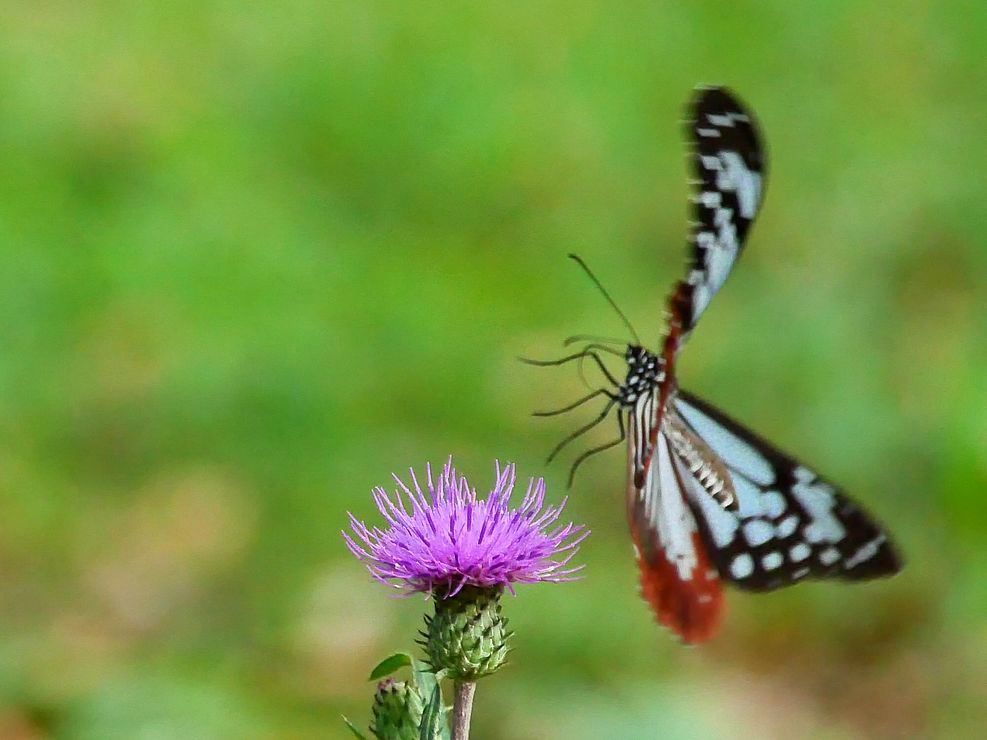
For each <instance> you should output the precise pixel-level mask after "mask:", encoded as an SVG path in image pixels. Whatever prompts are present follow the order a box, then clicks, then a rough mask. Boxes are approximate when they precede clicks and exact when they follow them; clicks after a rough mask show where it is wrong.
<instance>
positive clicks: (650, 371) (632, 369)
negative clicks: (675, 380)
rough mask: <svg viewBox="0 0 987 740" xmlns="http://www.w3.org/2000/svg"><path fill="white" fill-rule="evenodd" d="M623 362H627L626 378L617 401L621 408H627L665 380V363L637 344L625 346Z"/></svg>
mask: <svg viewBox="0 0 987 740" xmlns="http://www.w3.org/2000/svg"><path fill="white" fill-rule="evenodd" d="M624 360H625V361H626V362H627V377H626V378H625V379H624V382H623V383H622V384H621V385H620V389H619V390H618V392H617V400H618V401H619V403H620V405H621V406H625V407H628V408H629V407H632V406H633V405H634V404H635V403H636V402H637V400H638V399H639V398H640V397H641V396H642V395H644V394H646V393H648V392H649V391H651V390H652V389H653V388H655V387H656V386H657V385H658V384H659V383H661V382H662V381H663V380H664V379H665V362H664V360H662V358H661V357H659V356H658V355H656V354H654V353H653V352H649V351H648V350H646V349H645V348H644V347H642V346H640V345H637V344H629V345H627V351H626V352H625V353H624Z"/></svg>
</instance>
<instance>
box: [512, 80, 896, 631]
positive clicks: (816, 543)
mask: <svg viewBox="0 0 987 740" xmlns="http://www.w3.org/2000/svg"><path fill="white" fill-rule="evenodd" d="M686 129H687V135H688V137H689V140H690V142H691V150H690V153H689V159H690V161H691V167H692V172H693V175H694V179H692V180H690V184H691V186H692V189H693V194H692V198H691V200H692V220H691V222H690V232H689V237H688V242H689V269H688V272H687V275H686V277H685V279H684V280H681V281H679V282H678V283H677V284H676V285H675V287H674V289H673V291H672V293H671V296H670V298H669V299H668V314H669V321H668V327H667V331H666V334H665V336H664V338H663V341H662V344H661V349H660V351H658V352H652V351H650V350H648V349H646V348H645V347H643V346H642V344H641V342H640V340H639V339H638V337H637V333H636V332H635V331H634V328H633V327H632V326H631V325H630V322H629V321H628V320H627V318H626V316H625V315H624V314H623V313H622V312H621V311H620V309H619V308H618V307H617V305H616V303H615V302H614V301H613V299H612V298H611V297H610V296H609V294H608V293H607V292H606V290H605V289H604V288H603V286H602V284H601V283H600V282H599V280H597V279H596V277H595V276H594V275H593V273H592V272H591V271H590V270H589V268H588V267H587V266H586V265H585V263H584V262H582V260H580V259H579V258H578V257H576V256H575V255H570V257H572V258H573V259H575V260H576V261H577V262H578V263H579V264H580V265H581V266H582V267H583V268H584V269H585V270H586V272H587V273H588V274H589V276H590V278H591V279H592V280H593V281H594V282H595V283H596V285H597V287H598V288H599V289H600V290H601V291H602V292H603V295H604V297H605V298H606V299H607V300H608V301H609V302H610V304H611V305H612V306H613V308H614V309H615V310H616V311H617V313H618V314H619V315H620V317H621V319H623V321H624V323H625V325H626V326H627V327H628V328H629V329H630V331H631V334H632V335H633V336H634V342H633V343H631V344H628V345H627V347H626V350H624V351H623V352H621V351H619V350H617V349H614V347H613V345H614V344H615V343H616V341H617V340H608V339H600V338H597V337H587V336H576V337H570V338H569V339H567V340H566V344H567V345H568V344H571V343H573V342H576V341H583V342H586V344H585V345H584V346H583V347H582V349H581V351H580V352H577V353H574V354H572V355H569V356H568V357H564V358H562V359H560V360H553V361H535V360H526V361H527V362H530V363H532V364H536V365H558V364H562V363H566V362H571V361H574V360H578V361H579V362H580V368H581V367H582V363H583V362H584V361H592V362H595V364H596V365H597V367H598V368H599V369H600V371H601V372H602V373H603V375H604V377H606V378H607V380H608V381H609V383H610V387H609V388H602V389H598V390H596V391H594V392H593V393H590V394H589V395H588V396H586V397H584V398H581V399H579V400H578V401H576V402H575V403H572V404H569V405H568V406H566V407H565V408H562V409H558V410H555V411H549V412H536V415H538V416H553V415H556V414H560V413H565V412H568V411H572V410H573V409H575V408H577V407H579V406H581V405H582V404H584V403H587V402H589V401H591V400H593V399H595V398H601V397H605V398H606V399H607V401H606V404H605V406H604V408H603V410H602V412H601V413H600V414H599V416H597V417H596V418H595V419H594V420H593V421H591V422H590V423H589V424H586V425H585V426H583V427H580V428H579V429H577V430H576V431H575V432H573V433H572V434H570V435H569V436H568V437H566V438H565V439H564V440H562V442H561V443H559V445H557V446H556V448H555V450H553V452H552V454H551V455H550V457H549V460H551V459H552V458H553V457H554V456H555V455H556V454H557V453H558V452H559V451H560V450H561V449H562V448H563V447H564V446H565V445H567V444H568V443H569V442H571V441H572V440H574V439H575V438H577V437H579V436H580V435H582V434H583V433H585V432H587V431H588V430H589V429H591V428H593V427H594V426H596V425H597V424H598V423H600V422H601V421H602V420H603V419H605V418H606V417H607V416H608V415H609V414H610V413H611V411H613V410H614V409H615V408H616V410H617V422H618V427H619V432H620V434H619V437H618V438H617V439H615V440H613V441H611V442H609V443H607V444H605V445H601V446H599V447H595V448H593V449H591V450H588V451H587V452H585V453H583V454H582V455H581V456H580V457H579V458H577V459H576V461H575V463H574V464H573V467H572V471H571V473H570V484H571V482H572V476H573V475H574V474H575V471H576V468H577V467H578V466H579V464H580V463H581V462H583V460H585V459H586V458H587V457H589V456H590V455H593V454H595V453H597V452H602V451H603V450H605V449H608V448H610V447H614V446H616V445H618V444H620V443H622V442H623V441H625V440H626V441H627V480H628V483H627V518H628V522H629V524H630V530H631V535H632V537H633V540H634V549H635V553H636V556H637V562H638V566H639V568H640V577H641V591H642V595H643V597H644V598H645V600H646V601H647V602H648V603H650V605H651V606H652V608H653V609H654V611H655V614H656V616H657V619H658V621H659V622H660V623H661V624H663V625H665V626H666V627H668V628H670V629H671V630H673V631H674V632H675V633H677V634H678V635H679V636H680V637H681V638H682V640H684V641H685V642H690V643H694V642H702V641H705V640H708V639H710V638H711V637H713V636H714V635H715V634H716V632H717V631H718V629H719V627H720V624H721V622H722V617H723V613H724V606H725V600H724V597H723V584H724V582H725V583H728V584H730V585H732V586H735V587H737V588H740V589H743V590H746V591H770V590H773V589H777V588H781V587H784V586H789V585H792V584H795V583H799V582H801V581H804V580H808V579H816V578H835V579H842V580H846V581H859V580H865V579H871V578H879V577H882V576H890V575H892V574H894V573H896V572H898V571H899V570H900V569H901V567H902V560H901V558H900V556H899V555H898V553H897V551H896V549H895V546H894V544H893V543H892V541H891V538H890V536H889V535H888V534H887V532H886V531H885V530H884V529H883V528H882V527H881V525H879V524H878V523H877V522H876V521H875V520H874V519H873V518H872V517H871V516H870V515H869V514H868V513H867V512H866V511H864V510H863V509H862V508H861V507H860V506H859V505H858V504H856V503H855V502H853V501H852V500H850V499H849V498H847V497H846V496H845V495H844V494H843V492H842V491H840V489H838V488H837V487H836V486H835V485H834V484H832V483H831V482H829V481H828V480H826V479H825V478H823V477H821V476H820V475H819V474H818V473H816V472H815V471H814V470H812V469H811V468H809V467H808V466H806V465H803V464H802V463H800V462H799V461H797V460H796V459H795V458H793V457H791V456H790V455H788V454H786V453H784V452H782V451H781V450H779V449H778V448H777V447H775V446H774V445H772V444H771V443H769V442H767V441H765V440H764V439H762V438H761V437H760V436H758V435H757V434H755V433H754V432H751V431H750V430H748V429H747V428H745V427H744V426H742V425H741V424H740V423H738V422H736V421H734V420H733V419H732V418H730V417H729V416H727V415H726V414H724V413H723V412H722V411H719V410H718V409H717V408H715V407H714V406H712V405H711V404H709V403H707V402H706V401H703V400H701V399H700V398H698V397H696V396H694V395H693V394H691V393H688V392H686V391H684V390H681V389H679V387H678V382H677V379H676V375H675V364H676V360H677V358H678V355H679V352H680V351H681V349H682V347H683V346H684V345H685V343H686V340H687V339H688V338H689V336H690V334H691V333H692V330H693V329H694V328H695V326H696V324H697V323H698V321H699V318H700V317H701V316H702V314H703V313H704V312H705V311H706V309H707V307H708V306H709V304H710V301H711V300H712V298H713V296H714V295H715V294H716V293H717V291H719V289H720V288H721V287H722V286H723V283H724V282H725V281H726V279H727V276H728V275H729V274H730V272H731V270H732V268H733V266H734V263H735V262H736V261H737V258H738V257H739V256H740V252H741V250H742V249H743V247H744V244H745V242H746V239H747V235H748V233H749V231H750V229H751V226H752V224H753V223H754V219H755V218H756V217H757V214H758V211H759V210H760V207H761V204H762V202H763V200H764V192H765V178H766V175H767V157H766V152H765V149H764V146H763V144H762V140H761V135H760V133H759V130H758V126H757V124H756V122H755V120H754V117H753V116H752V114H751V113H750V112H749V110H748V109H747V108H746V107H745V106H744V105H742V104H741V102H740V101H739V100H738V99H737V97H736V96H735V95H734V94H733V93H731V92H730V91H729V90H727V89H726V88H722V87H708V88H700V89H698V90H697V91H696V93H695V95H694V96H693V99H692V101H691V103H690V105H689V108H688V116H687V122H686ZM620 343H621V344H624V342H623V341H621V342H620ZM601 353H611V354H615V355H618V356H621V357H622V358H623V360H624V361H625V362H626V364H627V375H626V377H625V378H624V380H623V381H622V382H621V381H618V380H617V379H616V378H615V377H614V376H613V374H611V373H610V371H609V370H608V368H607V366H606V365H605V363H604V362H603V361H602V359H601V356H600V355H601Z"/></svg>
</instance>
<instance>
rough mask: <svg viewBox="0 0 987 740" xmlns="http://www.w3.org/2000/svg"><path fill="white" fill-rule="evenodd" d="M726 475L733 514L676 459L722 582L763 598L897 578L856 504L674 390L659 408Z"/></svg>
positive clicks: (883, 543)
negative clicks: (829, 584) (794, 589)
mask: <svg viewBox="0 0 987 740" xmlns="http://www.w3.org/2000/svg"><path fill="white" fill-rule="evenodd" d="M666 413H667V414H668V415H669V423H671V420H672V419H674V418H677V419H679V420H681V423H683V424H684V425H685V426H686V427H687V428H688V429H689V430H690V431H691V432H692V433H693V434H694V435H696V436H697V437H699V438H700V439H701V440H703V442H704V443H705V445H707V446H708V449H710V450H712V451H713V452H714V453H715V454H716V455H717V456H718V457H719V459H720V461H721V462H722V463H723V466H725V468H726V469H727V470H728V471H729V475H730V478H731V481H730V483H731V485H732V488H733V491H734V493H735V495H736V506H735V507H733V508H731V507H727V506H724V505H723V504H722V503H721V502H719V501H717V500H716V499H714V498H713V497H712V496H710V495H709V493H708V491H707V490H706V488H704V486H703V485H702V483H701V481H700V480H699V479H698V478H697V477H696V476H695V475H692V474H691V470H690V468H689V466H688V464H687V461H686V460H685V459H684V458H683V457H682V456H681V455H678V456H677V457H676V466H677V469H678V471H679V473H680V476H681V477H682V478H683V480H684V481H685V486H684V487H685V495H686V498H687V500H688V501H689V504H690V507H691V509H692V511H693V513H694V515H695V517H696V522H697V525H698V529H699V531H700V532H701V533H702V537H703V540H704V542H705V544H706V546H707V549H708V551H709V557H710V559H711V560H712V561H713V562H714V563H715V565H716V568H717V570H718V571H719V574H720V577H721V578H723V579H725V580H728V581H730V582H731V583H733V584H734V585H736V586H738V587H740V588H744V589H749V590H754V591H764V590H770V589H774V588H780V587H782V586H786V585H789V584H792V583H795V582H797V581H800V580H803V579H806V578H843V579H849V580H862V579H867V578H877V577H880V576H888V575H892V574H894V573H896V572H897V571H898V570H900V568H901V562H900V559H899V557H898V555H897V553H896V551H895V548H894V545H893V544H892V543H891V541H890V538H889V536H888V535H887V534H886V533H885V532H884V530H883V529H882V528H881V526H880V525H879V524H877V523H876V522H875V521H874V519H873V518H872V517H871V516H870V515H869V514H867V512H865V511H864V510H863V509H861V508H860V507H859V506H858V505H857V504H855V503H854V502H853V501H851V500H850V499H848V498H847V497H846V496H845V495H843V494H842V493H841V492H840V491H839V490H838V489H837V488H836V487H835V486H833V485H832V484H831V483H829V482H827V481H826V480H824V479H823V478H821V477H820V476H819V475H817V474H816V473H815V472H813V471H812V470H810V469H809V468H808V467H806V466H804V465H802V464H801V463H799V462H798V461H797V460H795V459H793V458H792V457H790V456H789V455H786V454H785V453H783V452H781V451H780V450H778V449H777V448H776V447H774V446H773V445H771V444H770V443H768V442H766V441H765V440H763V439H762V438H761V437H759V436H758V435H756V434H754V433H753V432H751V431H750V430H748V429H746V428H745V427H743V426H742V425H740V424H738V423H737V422H735V421H734V420H732V419H730V418H729V417H728V416H726V415H725V414H723V413H722V412H721V411H718V410H717V409H715V408H714V407H713V406H711V405H710V404H708V403H706V402H704V401H701V400H699V399H698V398H696V397H695V396H693V395H691V394H688V393H685V392H681V391H680V392H679V393H678V394H677V395H676V397H675V399H674V401H673V402H672V408H671V409H668V410H666Z"/></svg>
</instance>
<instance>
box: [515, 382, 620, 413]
mask: <svg viewBox="0 0 987 740" xmlns="http://www.w3.org/2000/svg"><path fill="white" fill-rule="evenodd" d="M597 396H607V397H608V398H610V399H611V400H612V399H613V398H614V395H613V394H612V393H611V392H610V391H608V390H607V389H606V388H600V389H599V390H595V391H593V392H592V393H590V394H589V395H588V396H583V397H582V398H580V399H579V400H578V401H574V402H573V403H570V404H569V405H568V406H564V407H562V408H560V409H556V410H555V411H533V412H532V413H531V415H532V416H558V415H559V414H564V413H566V412H567V411H572V410H573V409H575V408H579V407H580V406H582V405H583V404H584V403H586V402H587V401H591V400H593V399H594V398H596V397H597Z"/></svg>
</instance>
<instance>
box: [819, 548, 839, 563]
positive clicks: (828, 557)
mask: <svg viewBox="0 0 987 740" xmlns="http://www.w3.org/2000/svg"><path fill="white" fill-rule="evenodd" d="M839 559H840V551H839V550H837V549H836V548H835V547H827V548H826V549H825V550H823V551H822V552H821V553H819V562H820V563H822V564H823V565H832V564H833V563H835V562H836V561H837V560H839Z"/></svg>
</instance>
